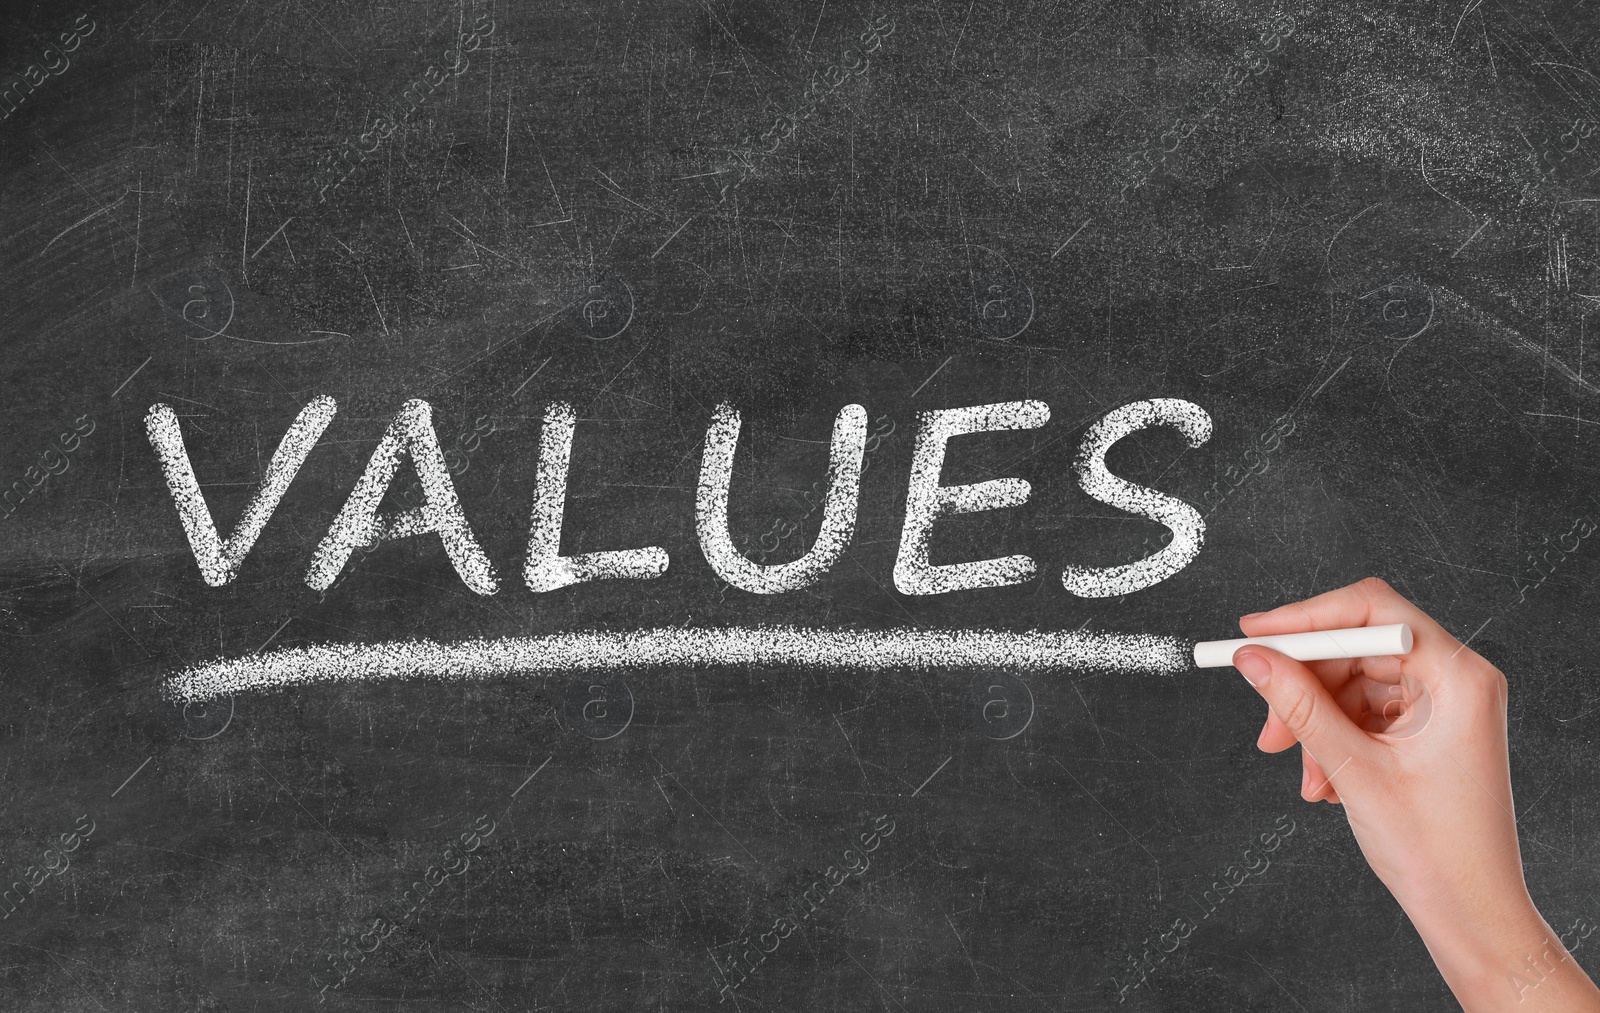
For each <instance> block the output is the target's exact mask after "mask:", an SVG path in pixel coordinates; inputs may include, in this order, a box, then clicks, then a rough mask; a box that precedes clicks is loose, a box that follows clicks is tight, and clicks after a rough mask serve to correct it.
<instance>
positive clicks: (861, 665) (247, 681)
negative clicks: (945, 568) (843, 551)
mask: <svg viewBox="0 0 1600 1013" xmlns="http://www.w3.org/2000/svg"><path fill="white" fill-rule="evenodd" d="M1191 648H1192V645H1191V644H1189V643H1188V642H1187V641H1184V640H1181V639H1179V638H1177V637H1169V636H1158V635H1154V634H1143V633H1094V632H1090V633H1085V632H1082V631H1078V630H1074V631H1044V630H1021V631H1018V630H985V629H977V630H966V629H904V628H902V629H890V630H845V629H820V628H812V627H802V626H733V627H723V628H700V627H695V628H689V627H665V628H653V629H640V630H619V631H573V632H564V633H552V634H547V635H544V636H531V637H500V638H497V639H473V640H462V641H457V642H453V643H440V642H438V641H433V640H388V641H382V642H379V643H367V644H363V643H340V644H318V645H313V646H308V647H285V648H279V649H278V650H274V651H271V652H269V653H265V654H259V653H258V654H251V655H246V656H244V657H238V658H215V659H213V660H210V661H206V662H201V663H200V664H197V665H192V666H190V667H188V668H185V669H183V670H181V671H178V672H175V673H173V674H172V675H170V676H169V677H168V678H167V681H166V683H165V684H164V685H163V687H162V694H163V695H164V696H165V697H166V698H167V699H169V700H172V701H174V702H176V703H199V702H202V701H205V700H212V699H216V698H217V697H221V696H226V695H229V694H235V693H243V692H250V691H257V690H278V689H286V688H289V687H293V686H307V685H314V684H318V683H349V682H377V681H388V680H394V679H432V680H436V681H444V682H458V681H462V680H469V679H493V678H499V677H503V676H537V675H554V674H559V673H563V672H586V671H597V670H599V671H633V670H638V669H646V668H671V667H679V668H704V667H713V666H750V665H754V666H783V667H788V668H798V669H842V670H846V671H856V672H866V671H886V670H893V669H913V670H938V669H964V668H1004V669H1008V670H1011V671H1014V672H1035V673H1049V672H1069V671H1102V672H1112V673H1120V674H1130V675H1131V674H1154V675H1176V674H1178V673H1180V672H1185V671H1187V670H1188V669H1189V668H1190V667H1191V664H1192V658H1191V657H1190V650H1191Z"/></svg>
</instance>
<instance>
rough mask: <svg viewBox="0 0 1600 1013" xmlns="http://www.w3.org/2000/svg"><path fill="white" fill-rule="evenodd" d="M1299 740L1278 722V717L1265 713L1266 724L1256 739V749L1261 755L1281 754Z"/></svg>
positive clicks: (1270, 712) (1269, 711) (1268, 712)
mask: <svg viewBox="0 0 1600 1013" xmlns="http://www.w3.org/2000/svg"><path fill="white" fill-rule="evenodd" d="M1299 741H1300V740H1298V739H1296V738H1295V737H1294V734H1293V733H1292V732H1290V731H1289V729H1288V728H1287V727H1286V726H1285V725H1284V723H1283V722H1282V721H1279V720H1278V715H1276V714H1274V713H1272V711H1271V710H1270V709H1269V710H1268V711H1267V723H1266V724H1264V725H1262V726H1261V734H1260V735H1258V736H1257V737H1256V748H1257V749H1259V750H1261V751H1262V752H1263V753H1281V752H1283V751H1284V750H1285V749H1288V748H1289V747H1290V746H1292V745H1294V744H1296V743H1297V742H1299Z"/></svg>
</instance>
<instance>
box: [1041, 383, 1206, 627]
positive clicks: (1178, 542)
mask: <svg viewBox="0 0 1600 1013" xmlns="http://www.w3.org/2000/svg"><path fill="white" fill-rule="evenodd" d="M1155 425H1169V426H1172V427H1173V428H1175V429H1177V430H1178V431H1179V432H1180V433H1182V434H1183V438H1184V440H1185V441H1186V442H1187V443H1188V444H1189V446H1191V447H1198V446H1200V445H1201V444H1202V443H1204V442H1206V441H1207V440H1208V439H1210V438H1211V416H1210V415H1208V414H1207V413H1206V410H1205V409H1204V408H1201V407H1200V406H1199V405H1197V404H1195V403H1194V402H1192V401H1184V400H1180V399H1178V398H1155V399H1152V400H1149V401H1135V402H1133V403H1131V404H1125V405H1123V406H1122V407H1121V408H1117V409H1114V410H1112V411H1110V412H1108V413H1107V414H1106V416H1105V417H1104V418H1102V419H1101V420H1100V421H1099V422H1096V423H1095V424H1094V425H1092V426H1090V427H1089V431H1088V432H1087V433H1085V434H1084V437H1083V444H1082V445H1081V446H1080V448H1079V450H1078V459H1077V461H1076V463H1075V467H1076V469H1077V472H1078V482H1079V484H1080V485H1082V486H1083V491H1084V492H1086V493H1088V494H1089V495H1090V496H1092V497H1094V498H1095V499H1097V500H1099V501H1100V502H1102V503H1104V504H1106V505H1107V506H1114V507H1116V508H1117V509H1119V510H1126V511H1127V512H1128V513H1131V514H1137V515H1138V516H1140V517H1145V518H1148V519H1150V520H1153V521H1156V522H1157V523H1160V524H1164V525H1166V526H1167V527H1168V528H1169V529H1171V531H1172V541H1171V543H1170V544H1168V545H1167V547H1166V548H1164V549H1162V550H1161V551H1159V552H1157V553H1156V554H1155V555H1152V556H1147V557H1145V558H1144V559H1141V560H1138V561H1137V562H1133V563H1129V564H1127V565H1125V566H1109V567H1098V568H1097V567H1086V566H1069V567H1067V568H1066V569H1065V570H1064V571H1062V574H1061V583H1062V584H1064V585H1066V588H1067V590H1068V591H1071V592H1072V593H1073V594H1075V595H1077V596H1078V597H1080V598H1113V597H1116V596H1117V595H1124V594H1130V593H1132V592H1134V591H1141V590H1143V589H1144V588H1147V587H1150V586H1151V585H1153V584H1159V583H1160V582H1161V581H1163V580H1166V579H1167V578H1168V577H1170V576H1172V575H1173V574H1175V573H1177V572H1178V571H1179V570H1181V569H1183V568H1184V567H1186V566H1188V565H1189V564H1190V563H1192V562H1193V561H1194V558H1195V557H1196V556H1198V555H1199V554H1200V547H1201V546H1202V545H1203V544H1205V531H1206V524H1205V520H1204V519H1203V518H1202V517H1201V516H1200V511H1198V510H1196V509H1195V508H1194V507H1192V506H1190V505H1189V504H1187V503H1185V502H1184V501H1183V500H1180V499H1178V498H1176V497H1174V496H1168V495H1166V494H1165V493H1160V492H1157V491H1155V490H1154V489H1151V488H1148V487H1146V486H1142V485H1135V484H1134V483H1132V482H1129V481H1127V480H1126V479H1122V478H1118V477H1117V476H1115V475H1113V474H1111V471H1110V470H1109V469H1108V468H1107V467H1106V451H1107V450H1109V449H1111V446H1112V444H1114V443H1116V442H1117V441H1118V440H1120V439H1122V438H1123V437H1124V436H1127V435H1129V434H1130V433H1134V432H1137V431H1138V430H1140V429H1146V428H1149V427H1150V426H1155Z"/></svg>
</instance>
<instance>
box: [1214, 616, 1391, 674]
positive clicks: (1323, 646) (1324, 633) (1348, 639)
mask: <svg viewBox="0 0 1600 1013" xmlns="http://www.w3.org/2000/svg"><path fill="white" fill-rule="evenodd" d="M1246 644H1260V645H1261V646H1262V647H1270V648H1272V649H1273V650H1274V651H1277V652H1279V653H1280V654H1287V655H1288V656H1289V657H1291V658H1294V659H1295V660H1296V661H1326V660H1327V659H1329V658H1375V657H1380V656H1382V655H1386V654H1409V653H1411V627H1410V626H1407V625H1406V624H1405V623H1396V624H1395V625H1393V626H1358V627H1355V628H1353V629H1348V630H1317V631H1314V632H1311V633H1280V634H1278V635H1277V636H1273V637H1244V638H1241V639H1239V640H1203V641H1201V642H1200V643H1198V644H1195V645H1194V663H1195V667H1196V668H1224V667H1226V666H1228V665H1231V664H1233V652H1234V651H1237V650H1238V649H1239V648H1241V647H1243V646H1245V645H1246Z"/></svg>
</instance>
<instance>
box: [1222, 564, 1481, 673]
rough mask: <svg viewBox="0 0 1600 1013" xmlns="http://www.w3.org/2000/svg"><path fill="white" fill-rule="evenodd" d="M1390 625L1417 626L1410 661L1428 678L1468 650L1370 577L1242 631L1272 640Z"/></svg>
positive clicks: (1256, 618)
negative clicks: (1280, 637)
mask: <svg viewBox="0 0 1600 1013" xmlns="http://www.w3.org/2000/svg"><path fill="white" fill-rule="evenodd" d="M1390 623H1405V624H1407V625H1409V626H1410V627H1411V633H1412V637H1413V640H1414V643H1413V645H1412V649H1411V653H1410V654H1409V655H1407V660H1408V661H1412V662H1416V663H1418V664H1416V665H1415V666H1408V667H1415V668H1416V669H1417V670H1418V671H1419V673H1426V675H1425V677H1429V676H1432V675H1433V674H1435V673H1437V672H1438V671H1440V670H1441V667H1440V663H1441V662H1443V661H1445V660H1448V659H1450V658H1453V657H1455V656H1456V654H1458V653H1459V652H1460V651H1461V649H1462V645H1461V642H1460V641H1459V640H1457V639H1456V638H1455V637H1453V636H1451V634H1450V633H1449V631H1447V630H1446V629H1445V628H1444V627H1442V626H1440V625H1439V624H1438V623H1436V622H1434V620H1433V618H1432V617H1431V616H1429V615H1428V614H1427V613H1426V612H1423V611H1422V610H1421V609H1419V608H1417V607H1416V606H1415V605H1413V604H1412V603H1411V602H1410V601H1409V600H1407V599H1406V598H1405V596H1404V595H1402V594H1400V592H1398V591H1396V590H1395V589H1394V588H1392V587H1390V586H1389V585H1388V584H1386V583H1384V582H1383V581H1382V580H1379V579H1378V578H1377V577H1368V578H1366V579H1365V580H1359V581H1357V582H1356V583H1354V584H1351V585H1349V586H1347V587H1341V588H1338V589H1337V590H1334V591H1328V592H1326V593H1324V594H1319V595H1317V596H1316V597H1314V598H1307V599H1306V600H1305V601H1301V602H1292V603H1290V604H1288V605H1281V606H1279V607H1278V608H1275V609H1272V610H1271V611H1269V612H1259V613H1256V614H1254V615H1249V616H1245V617H1243V618H1242V619H1240V620H1239V628H1240V629H1242V630H1244V632H1245V635H1246V636H1251V637H1267V636H1273V635H1275V634H1279V633H1301V632H1307V631H1311V630H1334V629H1343V628H1347V627H1354V626H1384V625H1388V624H1390Z"/></svg>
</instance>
